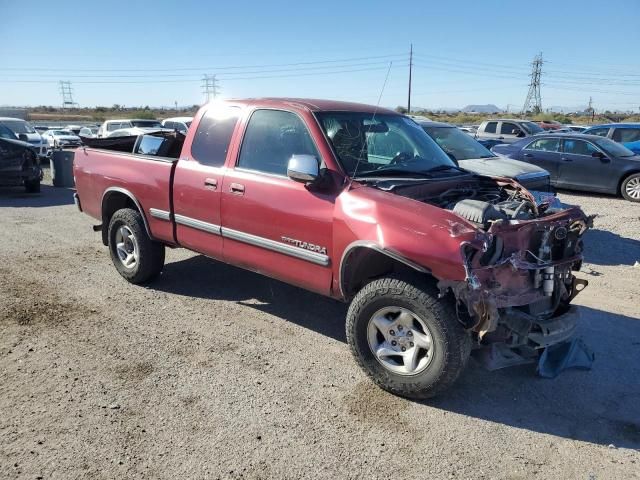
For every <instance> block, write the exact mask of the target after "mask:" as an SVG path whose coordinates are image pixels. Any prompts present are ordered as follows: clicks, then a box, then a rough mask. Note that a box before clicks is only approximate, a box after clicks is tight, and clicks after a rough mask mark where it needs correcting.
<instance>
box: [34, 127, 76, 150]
mask: <svg viewBox="0 0 640 480" xmlns="http://www.w3.org/2000/svg"><path fill="white" fill-rule="evenodd" d="M42 138H44V139H45V141H46V142H47V144H48V145H49V148H62V147H79V146H80V145H82V140H80V137H79V136H77V135H76V134H75V133H73V132H72V131H71V130H47V131H46V132H44V133H43V134H42Z"/></svg>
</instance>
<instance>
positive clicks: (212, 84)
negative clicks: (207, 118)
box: [202, 74, 218, 103]
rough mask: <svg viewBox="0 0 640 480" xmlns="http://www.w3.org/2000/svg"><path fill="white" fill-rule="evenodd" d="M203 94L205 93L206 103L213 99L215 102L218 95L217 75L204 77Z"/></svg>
mask: <svg viewBox="0 0 640 480" xmlns="http://www.w3.org/2000/svg"><path fill="white" fill-rule="evenodd" d="M202 81H203V84H202V93H204V96H205V99H206V102H207V103H208V102H210V101H211V99H212V98H213V99H214V100H215V98H216V96H217V95H218V79H217V78H216V76H215V75H206V74H205V75H204V76H203V77H202Z"/></svg>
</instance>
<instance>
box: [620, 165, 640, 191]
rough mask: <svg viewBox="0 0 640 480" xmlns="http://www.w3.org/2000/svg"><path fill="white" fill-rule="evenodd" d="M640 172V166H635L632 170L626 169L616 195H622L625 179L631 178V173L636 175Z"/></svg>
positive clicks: (621, 176)
mask: <svg viewBox="0 0 640 480" xmlns="http://www.w3.org/2000/svg"><path fill="white" fill-rule="evenodd" d="M639 173H640V168H634V169H632V170H629V171H626V172H624V173H623V174H622V175H620V180H619V181H618V188H617V189H616V195H621V194H622V184H623V183H624V181H625V180H626V179H627V178H629V177H630V176H631V175H636V174H639Z"/></svg>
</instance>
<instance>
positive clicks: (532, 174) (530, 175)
mask: <svg viewBox="0 0 640 480" xmlns="http://www.w3.org/2000/svg"><path fill="white" fill-rule="evenodd" d="M548 176H549V174H548V173H547V172H529V173H523V174H522V175H516V177H515V178H516V180H531V179H532V178H544V177H548Z"/></svg>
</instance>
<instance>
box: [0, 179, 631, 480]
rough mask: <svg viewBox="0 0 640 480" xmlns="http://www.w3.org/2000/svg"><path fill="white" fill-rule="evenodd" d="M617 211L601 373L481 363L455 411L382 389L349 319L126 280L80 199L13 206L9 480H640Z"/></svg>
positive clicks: (600, 306) (587, 335)
mask: <svg viewBox="0 0 640 480" xmlns="http://www.w3.org/2000/svg"><path fill="white" fill-rule="evenodd" d="M560 197H561V199H562V200H563V201H564V202H565V203H570V204H578V205H581V206H582V207H583V208H584V209H585V210H586V211H587V213H590V214H597V215H598V216H597V217H596V219H595V227H594V229H593V230H592V231H590V232H589V233H588V234H587V237H586V241H587V248H588V252H587V255H586V262H585V264H584V267H583V270H582V272H581V273H580V276H581V277H582V278H586V279H587V280H589V282H590V285H589V287H588V288H587V289H586V290H585V291H584V292H583V293H581V294H580V295H579V296H578V297H577V298H576V303H578V304H580V305H582V312H583V321H582V324H581V327H580V332H579V335H580V336H581V337H582V338H583V339H584V341H585V342H586V343H587V344H588V345H589V346H590V347H591V348H592V349H593V350H594V351H595V355H596V362H595V364H594V367H593V369H592V370H591V371H578V370H572V371H566V372H564V373H562V374H561V375H560V376H559V377H558V378H556V379H553V380H547V379H542V378H539V377H536V376H535V375H534V367H532V366H522V367H515V368H511V369H507V370H502V371H498V372H487V371H484V370H482V369H481V368H480V367H479V366H477V365H476V364H473V362H472V363H471V365H470V367H469V368H468V369H467V371H466V372H465V373H464V374H463V376H462V377H461V379H460V381H459V382H458V383H457V384H456V385H455V387H454V388H453V389H452V390H450V391H449V392H448V393H447V394H446V395H443V396H442V397H440V398H437V399H435V400H431V401H426V402H412V401H408V400H404V399H401V398H397V397H394V396H392V395H390V394H387V393H385V392H383V391H381V390H380V389H378V388H376V387H375V386H373V385H372V384H371V383H370V382H369V381H368V380H367V378H366V377H365V375H364V374H363V373H362V372H361V371H360V370H359V369H358V368H357V367H356V365H355V363H354V361H353V360H352V358H351V356H350V353H349V349H348V348H347V346H346V344H345V334H344V315H345V312H346V306H345V305H343V304H340V303H338V302H335V301H332V300H328V299H325V298H322V297H319V296H316V295H314V294H311V293H308V292H305V291H302V290H300V289H297V288H294V287H291V286H288V285H285V284H282V283H280V282H277V281H274V280H270V279H267V278H265V277H262V276H259V275H256V274H253V273H249V272H246V271H243V270H240V269H237V268H233V267H230V266H227V265H223V264H220V263H217V262H215V261H212V260H209V259H207V258H204V257H202V256H199V255H195V254H192V253H189V252H186V251H183V250H171V251H168V255H167V265H166V268H165V271H164V273H163V275H162V276H161V278H160V279H159V280H158V281H156V282H155V283H153V284H151V285H149V286H147V287H140V286H133V285H130V284H128V283H127V282H125V281H124V280H123V279H122V278H120V277H119V275H118V274H117V273H116V271H115V269H114V268H113V266H112V264H111V261H110V259H109V256H108V252H107V250H106V248H105V247H103V246H102V244H101V242H100V238H99V234H97V233H94V232H93V231H92V230H91V228H90V226H91V220H90V219H89V217H87V216H85V215H81V214H79V213H78V212H77V211H76V209H75V207H74V205H73V203H72V200H71V191H69V190H65V189H54V188H53V187H49V186H44V187H43V191H42V193H41V194H40V195H35V196H33V195H26V194H24V193H22V191H21V190H20V189H3V190H0V245H1V247H0V331H1V332H2V333H1V335H0V387H1V388H0V412H1V414H0V478H7V479H13V478H17V479H22V478H25V479H35V478H43V479H49V478H65V479H66V478H74V479H75V478H118V479H121V478H149V479H160V478H167V479H175V478H192V479H196V478H232V479H236V478H249V479H253V478H295V479H298V478H334V479H335V478H380V479H387V478H402V479H405V478H416V479H418V478H420V479H424V478H429V479H439V478H447V479H448V478H461V479H483V478H484V479H494V478H498V479H531V478H536V479H537V478H540V479H545V478H549V479H551V478H571V479H573V478H575V479H585V480H595V479H629V478H640V450H639V449H640V307H639V303H640V266H636V267H634V264H635V262H640V205H637V204H631V203H629V202H625V201H623V200H622V199H619V198H614V197H606V196H595V195H589V194H577V193H568V192H561V193H560Z"/></svg>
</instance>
